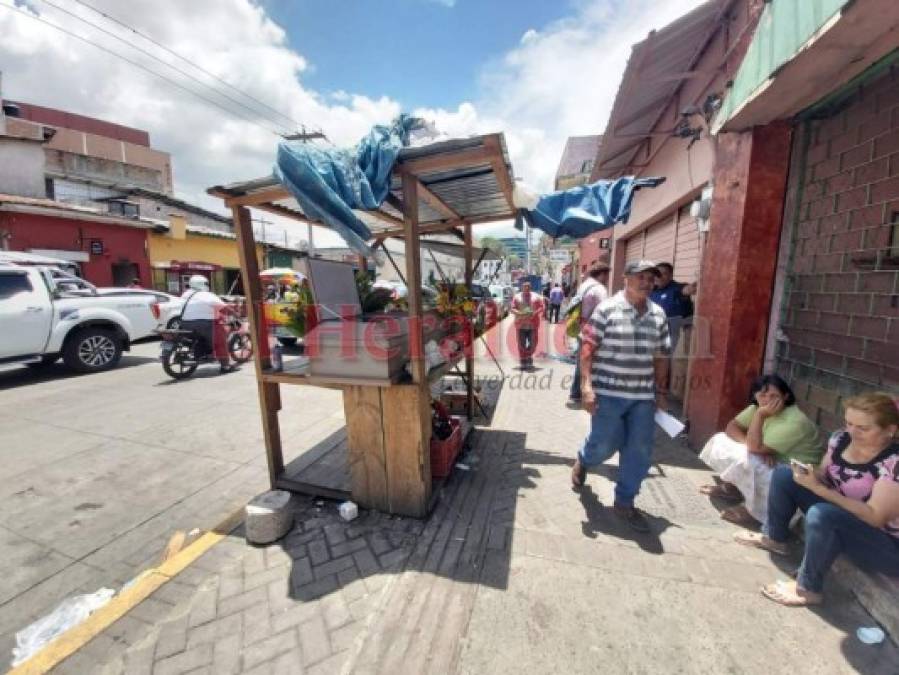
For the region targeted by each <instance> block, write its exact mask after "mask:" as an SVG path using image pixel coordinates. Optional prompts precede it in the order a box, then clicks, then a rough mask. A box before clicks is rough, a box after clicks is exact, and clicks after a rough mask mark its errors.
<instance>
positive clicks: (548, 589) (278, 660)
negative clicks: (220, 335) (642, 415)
mask: <svg viewBox="0 0 899 675" xmlns="http://www.w3.org/2000/svg"><path fill="white" fill-rule="evenodd" d="M538 365H539V366H540V368H541V370H540V371H538V372H537V373H535V377H534V378H533V382H531V381H530V380H528V379H527V378H524V377H518V376H519V375H520V373H518V372H517V371H515V370H509V371H508V372H507V375H508V376H509V378H508V379H506V380H505V382H504V386H503V388H502V392H501V394H500V395H499V402H498V405H497V409H496V412H495V415H494V419H493V423H492V426H490V427H489V428H488V427H479V428H478V429H477V430H476V431H475V433H474V436H473V438H472V440H471V445H472V449H471V451H470V452H469V454H468V455H467V456H466V463H467V464H468V465H469V466H470V470H468V471H462V470H457V471H456V472H455V474H454V475H453V476H452V478H451V480H450V481H448V482H447V484H446V485H445V486H444V488H443V490H442V492H441V494H440V497H439V500H438V503H437V506H436V509H435V511H434V512H433V514H432V515H431V516H430V517H429V518H428V519H426V520H423V521H417V520H411V519H405V518H392V517H390V516H387V515H383V514H377V513H372V512H364V513H363V514H362V515H361V516H360V517H359V518H358V519H357V520H356V521H354V522H352V523H344V522H342V521H341V520H340V519H339V518H338V516H337V514H336V506H335V505H334V504H333V503H323V505H321V506H319V505H317V503H316V502H315V501H314V500H311V499H307V498H295V501H294V507H295V509H296V523H295V526H294V528H293V529H292V531H291V532H290V533H289V534H288V535H287V537H285V538H284V539H283V540H282V541H280V542H278V543H276V544H273V545H270V546H267V547H259V548H257V547H251V546H248V545H246V544H245V543H244V541H243V539H242V538H241V532H240V531H239V530H237V531H235V532H234V533H233V536H231V537H229V538H227V539H225V540H224V541H223V542H222V543H221V544H219V545H217V546H216V547H214V548H213V549H212V550H211V551H209V552H208V553H207V554H206V555H204V556H203V557H202V558H200V559H199V560H198V561H197V562H196V563H195V564H194V565H192V566H191V567H190V568H189V569H188V570H187V571H186V572H184V573H182V574H181V575H180V576H179V577H178V578H177V579H176V580H175V581H173V582H171V583H169V584H167V585H166V586H164V587H163V588H161V589H160V590H159V591H158V592H157V593H155V594H154V595H153V596H151V597H150V598H149V599H147V600H146V601H145V602H144V603H142V604H141V605H140V606H138V607H137V608H136V609H135V610H134V611H133V612H132V614H131V615H129V616H128V617H126V618H125V619H122V620H121V621H119V622H117V623H116V624H114V625H113V626H112V627H111V628H110V629H109V630H108V631H106V633H104V634H102V635H101V636H99V637H98V638H97V639H96V640H94V641H93V642H91V643H89V644H88V645H87V646H86V647H85V648H84V649H82V650H81V651H80V652H79V653H77V654H76V655H74V656H73V657H71V658H70V659H68V660H67V661H65V662H63V663H62V664H61V665H60V666H59V667H58V668H57V672H60V673H85V672H103V673H106V674H113V673H122V672H124V673H133V674H138V673H153V674H154V675H163V674H170V673H188V672H190V673H194V672H195V673H203V672H207V673H216V674H219V673H254V674H257V673H260V674H261V673H272V674H274V673H329V674H330V673H350V672H353V673H391V674H394V673H416V674H417V673H447V672H463V673H486V672H489V673H513V672H514V673H522V672H535V673H542V672H598V671H599V672H611V673H618V672H628V673H650V672H682V673H709V672H731V673H759V672H763V673H794V672H803V673H805V672H808V673H810V672H814V673H849V672H864V673H885V674H886V673H891V674H894V673H895V664H896V663H899V651H897V649H896V646H895V644H893V643H891V642H889V641H888V642H887V643H886V644H884V645H881V646H880V647H867V646H864V645H861V644H860V643H859V642H858V641H857V640H856V639H855V637H854V635H853V633H854V630H855V628H856V627H858V626H860V625H870V623H871V619H870V617H868V616H867V615H866V614H865V612H864V611H863V610H862V609H861V607H860V606H859V605H858V604H857V603H856V602H855V600H854V599H853V597H852V596H851V594H849V593H848V592H847V591H846V590H845V589H842V588H841V587H839V586H838V585H837V584H831V586H830V587H829V588H828V589H827V590H828V594H829V603H828V605H827V607H826V608H824V609H821V610H816V611H809V610H805V609H787V608H783V607H779V606H776V605H774V604H773V603H771V602H769V601H767V600H765V599H764V598H762V597H761V595H760V594H759V592H758V589H759V586H760V585H761V584H762V583H764V582H767V581H770V580H773V579H775V578H778V577H779V578H784V577H785V573H786V572H788V571H789V569H790V567H789V566H784V567H783V569H779V568H778V567H777V566H776V565H775V564H774V563H775V562H776V561H773V560H772V559H771V558H770V557H769V556H768V555H767V554H765V553H764V552H762V551H757V550H750V549H746V548H743V547H740V546H738V545H736V544H734V543H733V542H732V534H733V532H734V531H735V528H734V527H733V526H731V525H730V524H728V523H726V522H724V521H722V520H721V519H720V518H719V517H718V512H717V510H716V509H715V508H714V506H712V505H710V504H709V502H708V501H707V500H705V499H704V498H701V497H700V496H699V495H698V493H697V488H698V486H699V485H700V484H701V483H703V482H706V481H708V480H709V478H710V475H709V472H708V471H707V470H706V469H705V468H703V467H702V465H701V463H699V462H698V460H697V458H696V455H695V453H693V452H692V451H690V450H689V449H687V448H686V447H685V446H683V445H682V444H681V443H680V442H679V441H671V440H669V439H663V438H661V437H660V438H659V439H658V440H657V447H656V454H655V465H654V467H653V469H652V472H651V475H650V477H649V478H648V479H647V481H646V483H645V484H644V490H643V492H642V493H641V496H640V498H639V500H638V504H639V505H640V506H642V507H643V508H645V509H646V510H647V511H648V512H649V513H650V514H652V517H651V522H652V527H653V530H652V533H650V534H647V535H635V534H633V533H632V532H630V531H629V530H627V529H626V528H625V527H624V526H623V525H622V524H621V523H620V522H619V521H618V520H617V518H616V517H615V516H614V514H613V513H612V512H611V509H608V508H606V506H607V505H609V504H610V503H611V495H612V489H613V482H612V480H610V478H611V479H614V473H615V466H614V464H613V463H612V464H610V465H609V466H606V467H600V469H599V470H598V471H596V472H595V473H593V472H591V474H590V476H589V479H588V482H589V486H590V487H589V488H587V489H585V490H582V491H581V492H580V493H575V492H573V491H572V490H571V489H570V487H569V482H568V474H569V472H570V467H571V464H572V459H573V455H574V450H575V449H576V447H577V446H578V444H579V442H580V441H581V439H582V438H583V435H584V433H585V431H586V428H587V416H586V415H585V414H584V413H582V412H579V411H573V410H568V409H566V408H565V407H564V400H565V393H564V391H563V388H564V382H563V381H562V379H563V378H562V376H563V375H567V374H569V373H570V372H571V367H570V366H568V365H564V364H561V363H559V362H558V361H550V360H545V361H541V362H540V363H539V364H538ZM516 377H517V378H518V379H517V380H516V379H515V378H516ZM540 378H544V379H543V380H542V384H543V386H542V388H541V387H540V386H538V385H537V384H536V382H538V381H539V380H540ZM532 383H534V387H532V386H531V384H532ZM535 387H536V388H535Z"/></svg>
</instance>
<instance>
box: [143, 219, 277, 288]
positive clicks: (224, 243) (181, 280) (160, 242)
mask: <svg viewBox="0 0 899 675" xmlns="http://www.w3.org/2000/svg"><path fill="white" fill-rule="evenodd" d="M147 247H148V254H149V257H150V267H151V268H152V271H153V288H156V289H158V290H160V291H166V292H168V293H172V294H174V295H181V293H183V292H184V291H185V290H186V289H187V282H188V280H189V279H190V277H191V276H193V275H194V274H201V275H203V276H204V277H206V278H207V279H209V285H210V288H211V290H212V291H213V292H214V293H218V294H220V295H243V294H244V293H243V286H242V284H241V280H240V257H239V256H238V253H237V238H236V237H235V236H234V235H233V234H231V233H229V232H221V231H219V230H213V229H212V228H208V227H201V226H197V225H189V224H187V221H186V220H185V219H184V218H183V217H181V216H171V218H170V221H169V229H168V232H150V233H149V235H148V237H147ZM256 257H257V259H258V261H259V264H260V267H261V266H262V262H263V248H262V246H261V245H259V244H257V245H256Z"/></svg>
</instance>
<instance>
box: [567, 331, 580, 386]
mask: <svg viewBox="0 0 899 675" xmlns="http://www.w3.org/2000/svg"><path fill="white" fill-rule="evenodd" d="M580 397H581V339H580V338H578V339H577V349H575V350H574V379H573V380H572V381H571V391H570V392H569V393H568V398H573V399H579V398H580Z"/></svg>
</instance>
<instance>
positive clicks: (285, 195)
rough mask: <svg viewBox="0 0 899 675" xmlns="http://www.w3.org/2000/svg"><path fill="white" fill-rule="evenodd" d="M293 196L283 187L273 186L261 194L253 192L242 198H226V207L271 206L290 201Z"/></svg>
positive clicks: (260, 192) (261, 191)
mask: <svg viewBox="0 0 899 675" xmlns="http://www.w3.org/2000/svg"><path fill="white" fill-rule="evenodd" d="M291 196H292V195H291V194H290V192H288V191H287V188H285V187H284V186H283V185H273V186H272V187H270V188H266V189H265V190H260V191H259V192H251V193H250V194H248V195H241V196H240V197H226V198H225V206H228V207H231V208H233V207H235V206H259V205H260V204H270V203H271V202H277V201H281V200H282V199H290V197H291Z"/></svg>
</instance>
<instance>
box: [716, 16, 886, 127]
mask: <svg viewBox="0 0 899 675" xmlns="http://www.w3.org/2000/svg"><path fill="white" fill-rule="evenodd" d="M897 31H899V2H897V1H896V0H865V1H864V2H850V0H802V2H797V0H771V1H770V2H768V3H767V4H766V5H765V8H764V11H763V13H762V16H761V18H760V19H759V23H758V27H757V29H756V32H755V35H754V36H753V38H752V42H751V43H750V45H749V49H748V50H747V52H746V56H745V58H744V59H743V62H742V63H741V64H740V68H739V70H738V71H737V75H736V77H735V78H734V83H733V86H732V87H731V89H730V90H729V91H728V93H727V95H726V96H725V98H724V103H723V105H722V107H721V110H720V112H719V113H718V115H717V117H716V119H715V122H714V124H713V126H712V132H713V133H718V132H719V131H739V130H742V129H748V128H750V127H753V126H757V125H761V124H767V123H769V122H771V121H773V120H776V119H788V118H791V117H793V116H794V115H796V114H798V113H800V112H801V111H803V110H804V109H806V108H808V107H809V106H811V105H813V104H814V103H816V102H817V101H819V100H821V99H822V98H824V97H825V96H827V95H828V94H829V93H831V92H833V91H835V90H837V89H839V88H840V87H841V86H843V85H844V84H846V83H847V82H849V81H850V80H852V78H854V77H856V76H857V75H859V74H860V73H862V72H863V71H864V70H865V69H867V68H868V67H869V66H871V65H872V64H873V63H875V62H876V61H878V60H879V59H881V58H883V57H884V56H886V55H887V54H889V53H890V52H892V51H894V50H895V49H896V47H897V41H896V33H897Z"/></svg>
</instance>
